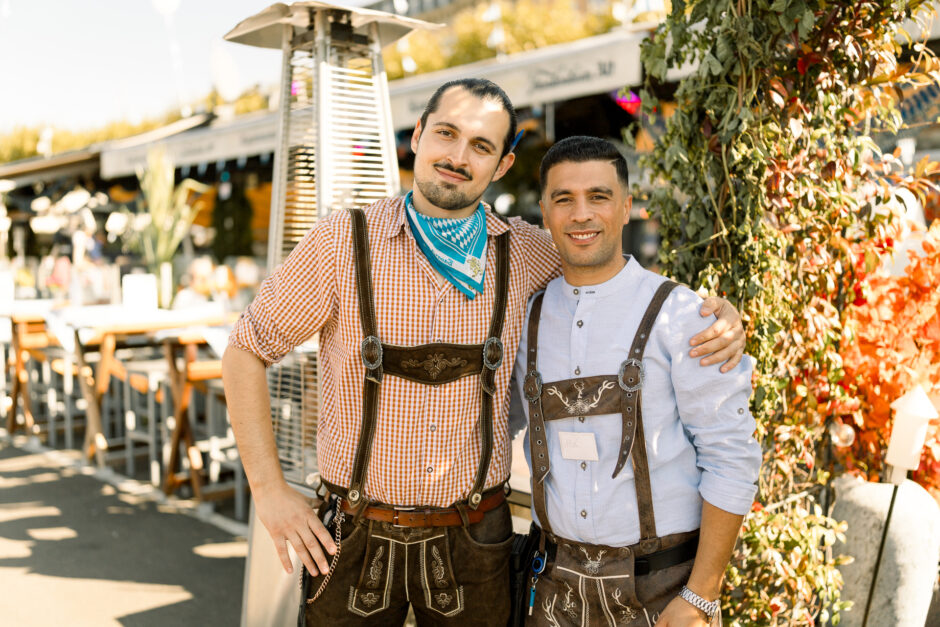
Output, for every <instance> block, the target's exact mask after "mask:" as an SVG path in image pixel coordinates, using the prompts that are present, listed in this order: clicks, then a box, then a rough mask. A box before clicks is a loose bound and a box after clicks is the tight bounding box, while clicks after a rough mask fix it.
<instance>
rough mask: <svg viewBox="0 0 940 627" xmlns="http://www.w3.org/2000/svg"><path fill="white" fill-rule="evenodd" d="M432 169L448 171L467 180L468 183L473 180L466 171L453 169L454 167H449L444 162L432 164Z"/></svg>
mask: <svg viewBox="0 0 940 627" xmlns="http://www.w3.org/2000/svg"><path fill="white" fill-rule="evenodd" d="M434 167H435V168H440V169H442V170H449V171H450V172H453V173H454V174H459V175H460V176H462V177H464V178H465V179H467V180H468V181H472V180H473V177H472V176H471V175H470V173H469V172H467V171H466V170H464V169H463V168H455V167H454V166H452V165H450V164H449V163H446V162H444V161H441V162H438V163H435V164H434Z"/></svg>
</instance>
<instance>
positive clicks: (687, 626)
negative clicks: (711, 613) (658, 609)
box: [656, 597, 709, 627]
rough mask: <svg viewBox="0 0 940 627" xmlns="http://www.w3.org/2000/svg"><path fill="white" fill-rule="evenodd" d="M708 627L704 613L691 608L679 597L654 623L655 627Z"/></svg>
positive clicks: (690, 605)
mask: <svg viewBox="0 0 940 627" xmlns="http://www.w3.org/2000/svg"><path fill="white" fill-rule="evenodd" d="M708 625H709V623H708V621H707V620H705V614H704V612H702V611H701V610H699V609H697V608H695V607H692V604H691V603H689V602H688V601H686V600H685V599H680V598H679V597H676V598H675V599H673V600H672V601H670V603H669V605H667V606H666V609H665V610H663V613H662V614H660V615H659V620H658V621H656V627H708Z"/></svg>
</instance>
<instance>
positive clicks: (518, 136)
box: [509, 128, 525, 152]
mask: <svg viewBox="0 0 940 627" xmlns="http://www.w3.org/2000/svg"><path fill="white" fill-rule="evenodd" d="M523 135H525V129H524V128H523V129H519V132H518V133H516V138H515V139H514V140H512V145H511V146H510V147H509V152H512V151H513V150H515V149H516V146H518V145H519V141H520V140H522V136H523Z"/></svg>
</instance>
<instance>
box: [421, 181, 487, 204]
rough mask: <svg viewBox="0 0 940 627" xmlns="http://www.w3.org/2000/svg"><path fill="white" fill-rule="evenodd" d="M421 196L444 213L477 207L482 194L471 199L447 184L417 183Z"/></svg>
mask: <svg viewBox="0 0 940 627" xmlns="http://www.w3.org/2000/svg"><path fill="white" fill-rule="evenodd" d="M415 182H416V183H417V185H418V190H419V191H420V192H421V195H422V196H424V198H425V199H426V200H427V201H428V202H430V203H431V204H432V205H434V206H435V207H437V208H438V209H443V210H444V211H460V210H461V209H464V208H466V207H470V206H472V205H476V204H477V203H479V202H480V198H482V197H483V195H482V194H481V195H480V196H477V197H476V198H470V197H469V196H468V195H467V194H463V193H461V192H459V191H457V190H456V189H450V188H449V186H448V184H447V183H440V184H437V185H435V184H434V183H430V182H428V181H415Z"/></svg>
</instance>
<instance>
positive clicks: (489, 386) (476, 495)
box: [467, 231, 509, 509]
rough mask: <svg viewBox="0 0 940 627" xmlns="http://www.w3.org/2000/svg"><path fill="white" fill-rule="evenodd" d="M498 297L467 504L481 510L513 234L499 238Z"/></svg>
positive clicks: (486, 357)
mask: <svg viewBox="0 0 940 627" xmlns="http://www.w3.org/2000/svg"><path fill="white" fill-rule="evenodd" d="M494 245H495V247H496V285H495V287H496V295H495V298H494V299H493V312H492V313H491V314H490V329H489V334H488V335H487V338H486V342H485V343H484V344H483V371H482V372H481V373H480V440H481V450H480V465H479V467H478V468H477V474H476V478H475V479H474V481H473V487H472V488H471V489H470V496H469V497H468V500H467V503H468V504H469V506H470V508H471V509H476V508H477V507H479V505H480V503H481V501H482V499H483V485H484V484H485V483H486V475H487V474H488V473H489V469H490V461H491V459H492V457H493V395H494V394H495V393H496V369H497V368H499V366H500V364H502V363H503V341H502V339H501V338H502V334H503V321H504V320H505V318H506V305H507V303H508V301H509V231H506V232H504V233H503V234H501V235H498V236H496V239H495V242H494Z"/></svg>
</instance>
